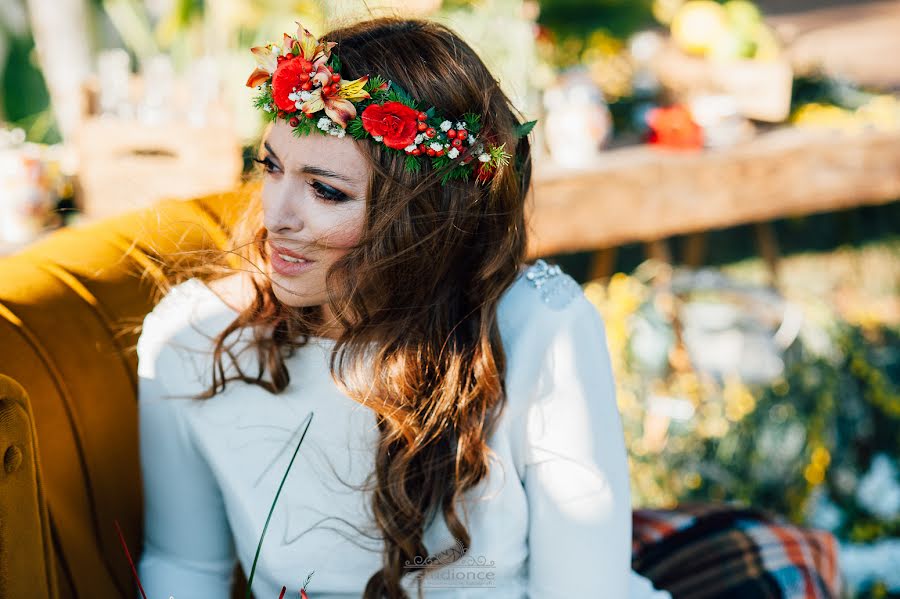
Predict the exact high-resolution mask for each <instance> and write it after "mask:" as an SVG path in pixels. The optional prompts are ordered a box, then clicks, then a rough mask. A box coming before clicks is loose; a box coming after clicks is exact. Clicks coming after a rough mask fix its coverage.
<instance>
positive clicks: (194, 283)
mask: <svg viewBox="0 0 900 599" xmlns="http://www.w3.org/2000/svg"><path fill="white" fill-rule="evenodd" d="M219 287H220V288H221V285H220V286H219ZM236 316H237V313H236V312H235V310H234V308H233V307H232V306H231V305H229V304H228V303H226V302H225V301H223V299H222V297H220V295H219V293H218V292H217V291H213V290H212V289H211V288H210V287H209V286H208V285H207V283H205V282H203V281H202V280H201V279H199V278H196V277H195V278H191V279H187V280H185V281H182V282H181V283H178V284H176V285H173V286H172V287H171V288H170V289H169V291H168V292H167V293H166V294H165V295H164V296H163V297H162V299H161V300H160V301H159V302H158V303H157V304H156V306H154V307H153V309H152V310H151V311H150V312H148V313H147V314H146V316H145V317H144V321H143V326H142V328H141V333H140V336H139V337H138V342H137V355H138V373H139V374H140V375H141V376H145V377H148V378H152V377H153V376H154V370H155V364H156V363H157V362H158V361H159V359H160V354H161V353H162V352H164V351H166V350H167V349H168V350H174V351H176V352H187V353H190V354H194V353H202V352H205V351H211V349H212V346H213V340H214V339H215V337H216V335H218V334H219V333H220V332H221V331H222V330H223V329H224V328H225V327H226V326H227V325H228V324H229V323H230V322H231V321H233V320H234V318H235V317H236Z"/></svg>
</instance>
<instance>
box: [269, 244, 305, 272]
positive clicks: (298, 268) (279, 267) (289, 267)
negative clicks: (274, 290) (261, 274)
mask: <svg viewBox="0 0 900 599" xmlns="http://www.w3.org/2000/svg"><path fill="white" fill-rule="evenodd" d="M269 245H270V248H271V252H270V257H269V262H270V263H271V264H272V269H273V270H274V271H275V272H277V273H278V274H280V275H284V276H294V275H297V274H300V273H302V272H305V271H307V270H309V269H310V268H311V267H312V264H313V261H312V260H307V259H306V258H304V257H303V255H302V254H298V253H297V252H292V251H290V250H288V249H286V248H282V247H281V246H278V245H275V244H273V243H270V244H269ZM282 254H284V255H286V256H289V257H293V258H299V259H300V260H301V261H300V262H294V261H292V260H287V259H285V258H282V257H281V255H282Z"/></svg>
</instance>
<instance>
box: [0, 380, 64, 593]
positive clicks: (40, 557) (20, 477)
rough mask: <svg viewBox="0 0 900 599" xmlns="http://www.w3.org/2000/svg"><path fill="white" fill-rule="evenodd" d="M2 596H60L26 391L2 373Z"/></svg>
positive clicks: (0, 425) (0, 573) (0, 513)
mask: <svg viewBox="0 0 900 599" xmlns="http://www.w3.org/2000/svg"><path fill="white" fill-rule="evenodd" d="M0 460H2V465H0V597H52V598H55V597H57V596H58V590H57V583H56V569H55V565H54V563H53V551H52V546H51V539H50V522H49V515H48V511H47V502H46V500H45V498H44V492H43V485H42V483H41V475H40V468H39V466H38V453H37V435H36V434H35V430H34V419H33V417H32V413H31V405H30V403H29V400H28V394H27V393H26V392H25V389H24V388H23V387H22V385H20V384H19V383H18V382H16V381H15V379H13V378H11V377H9V376H6V375H3V374H0Z"/></svg>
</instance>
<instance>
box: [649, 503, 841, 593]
mask: <svg viewBox="0 0 900 599" xmlns="http://www.w3.org/2000/svg"><path fill="white" fill-rule="evenodd" d="M632 524H633V526H632V561H631V564H632V568H633V569H634V570H635V571H637V572H639V573H640V574H642V575H643V576H646V577H647V578H649V579H650V580H652V581H653V584H654V585H655V586H656V587H657V588H659V589H665V590H667V591H669V592H670V593H671V594H672V597H673V599H712V598H718V597H721V598H728V599H770V598H771V599H837V598H839V597H843V596H845V591H844V588H843V580H842V578H841V574H840V570H839V566H838V546H837V540H836V539H835V538H834V536H833V535H832V534H831V533H829V532H827V531H824V530H815V529H810V528H803V527H798V526H796V525H793V524H791V523H789V522H788V521H787V520H786V519H785V518H784V517H782V516H780V515H778V514H775V513H773V512H769V511H767V510H764V509H760V508H752V507H746V506H737V505H734V504H729V503H685V504H681V505H679V506H678V507H677V508H675V509H636V510H632Z"/></svg>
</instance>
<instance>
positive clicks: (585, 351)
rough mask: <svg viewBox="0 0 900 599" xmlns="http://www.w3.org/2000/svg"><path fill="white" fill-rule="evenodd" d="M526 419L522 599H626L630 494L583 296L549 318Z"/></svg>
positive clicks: (596, 333) (598, 334)
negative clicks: (525, 556)
mask: <svg viewBox="0 0 900 599" xmlns="http://www.w3.org/2000/svg"><path fill="white" fill-rule="evenodd" d="M553 319H554V322H553V324H552V325H551V326H550V332H549V333H547V334H546V335H545V336H544V340H545V342H546V344H545V345H544V348H542V349H545V354H544V359H543V360H542V361H541V366H540V372H539V374H538V378H537V382H536V389H535V390H534V394H533V395H532V396H531V398H530V401H529V404H528V407H527V410H526V411H525V412H524V416H525V422H524V423H521V425H520V426H524V431H523V434H524V442H523V443H522V444H521V446H522V451H523V453H524V455H523V456H522V464H523V466H524V476H523V484H524V487H525V491H526V493H527V496H528V508H529V535H528V536H529V541H528V543H529V554H530V557H529V580H528V591H529V593H528V596H529V597H533V598H535V599H537V598H538V597H540V598H541V599H553V598H559V599H563V598H565V599H570V598H571V597H589V596H597V597H599V596H603V597H610V598H611V599H612V598H614V599H624V598H626V597H628V596H629V595H628V590H629V587H630V584H631V581H630V576H631V487H630V482H629V476H628V458H627V454H626V451H625V441H624V435H623V429H622V423H621V419H620V416H619V411H618V407H617V404H616V392H615V383H614V380H613V374H612V367H611V364H610V359H609V354H608V350H607V346H606V334H605V326H604V323H603V321H602V318H601V316H600V314H599V312H598V311H597V310H596V308H594V306H593V305H592V304H591V303H590V301H588V300H587V298H586V297H585V296H584V295H583V294H578V295H577V296H576V297H575V298H574V299H572V300H571V302H569V303H568V304H567V305H566V306H565V307H564V308H562V309H561V310H560V311H558V312H554V313H553Z"/></svg>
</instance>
